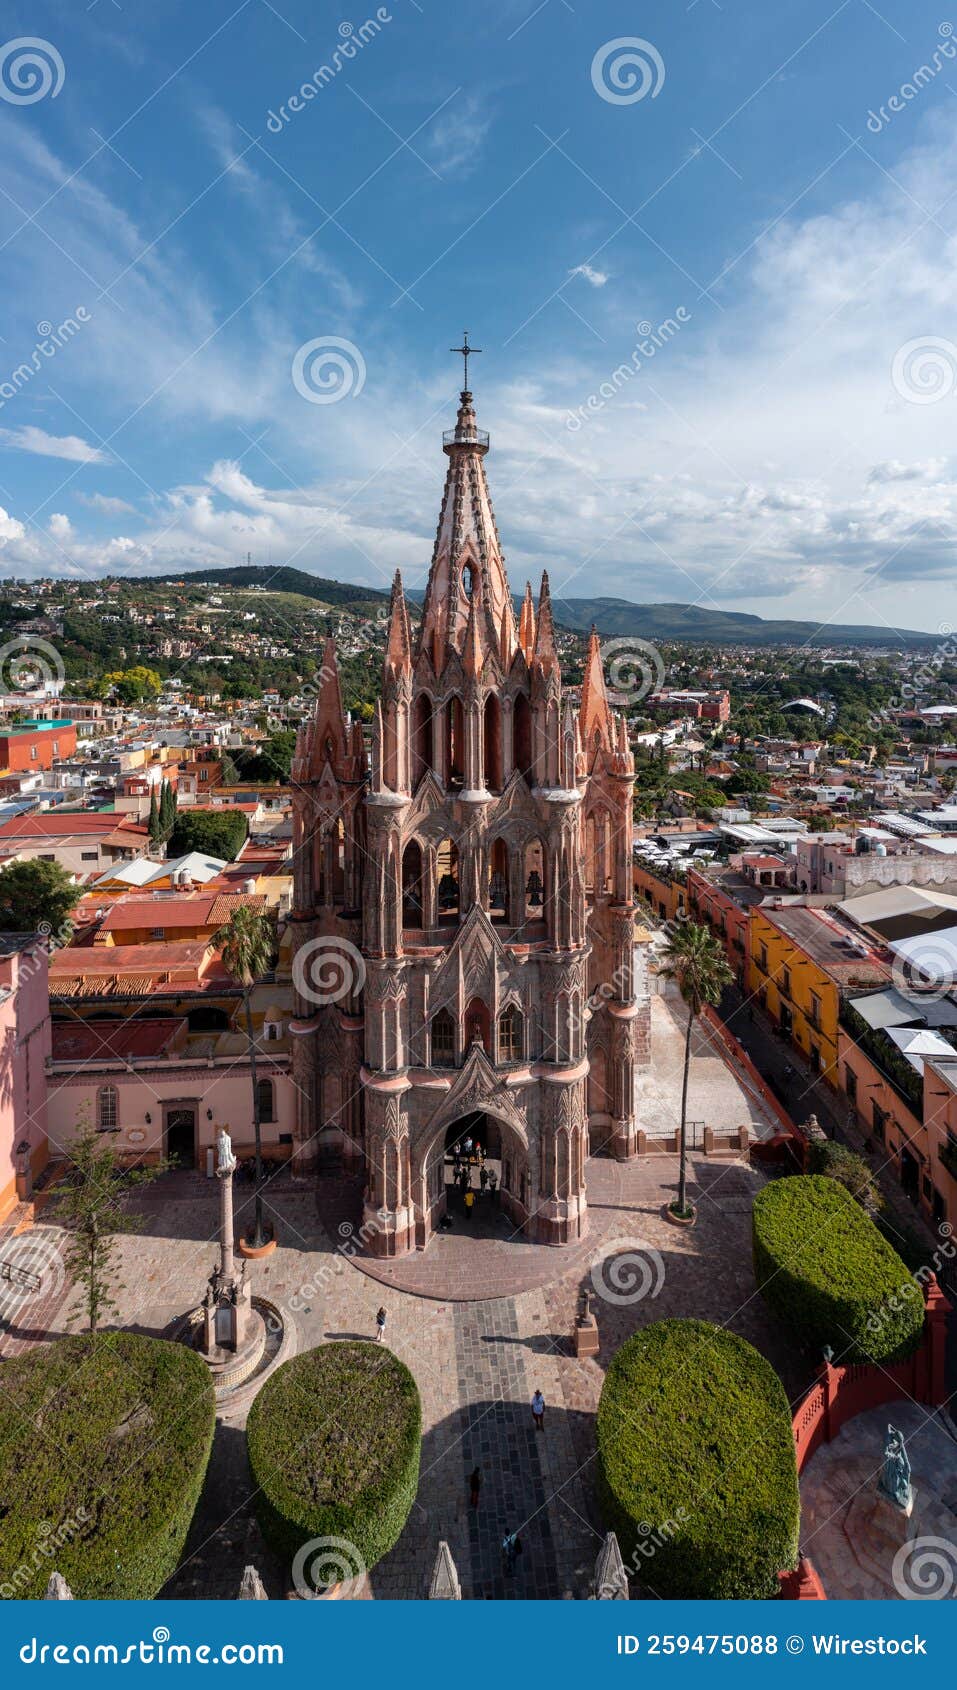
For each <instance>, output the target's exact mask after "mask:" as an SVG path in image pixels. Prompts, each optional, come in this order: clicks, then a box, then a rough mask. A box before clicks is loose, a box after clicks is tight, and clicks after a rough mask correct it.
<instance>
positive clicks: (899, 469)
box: [867, 458, 947, 483]
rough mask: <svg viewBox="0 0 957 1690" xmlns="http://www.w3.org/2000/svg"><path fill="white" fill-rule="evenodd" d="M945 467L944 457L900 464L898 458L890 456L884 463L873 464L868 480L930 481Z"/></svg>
mask: <svg viewBox="0 0 957 1690" xmlns="http://www.w3.org/2000/svg"><path fill="white" fill-rule="evenodd" d="M946 467H947V459H946V458H925V459H924V461H923V463H919V464H902V463H901V462H900V459H899V458H890V459H889V460H888V461H887V462H886V463H883V464H875V465H874V468H873V469H872V470H871V472H870V474H869V476H868V478H867V479H868V481H869V482H877V483H883V482H888V481H932V480H935V479H936V478H937V477H938V476H939V475H940V474H941V472H942V471H943V470H944V469H946Z"/></svg>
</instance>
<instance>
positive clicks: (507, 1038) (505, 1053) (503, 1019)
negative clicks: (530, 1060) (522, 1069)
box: [498, 1004, 524, 1062]
mask: <svg viewBox="0 0 957 1690" xmlns="http://www.w3.org/2000/svg"><path fill="white" fill-rule="evenodd" d="M522 1034H523V1017H522V1014H521V1011H520V1010H518V1009H516V1008H515V1005H514V1004H509V1007H508V1009H504V1010H503V1011H502V1013H501V1015H500V1016H499V1018H498V1059H499V1061H500V1062H520V1061H521V1060H522V1056H523V1055H524V1051H523V1048H522V1047H523V1044H524V1039H523V1037H522Z"/></svg>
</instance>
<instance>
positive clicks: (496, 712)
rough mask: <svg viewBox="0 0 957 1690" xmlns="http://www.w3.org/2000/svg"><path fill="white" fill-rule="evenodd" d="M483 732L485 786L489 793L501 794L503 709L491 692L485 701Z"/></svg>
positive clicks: (495, 694)
mask: <svg viewBox="0 0 957 1690" xmlns="http://www.w3.org/2000/svg"><path fill="white" fill-rule="evenodd" d="M482 730H483V731H482V755H483V761H484V778H485V786H486V789H487V790H488V791H489V792H501V790H502V707H501V705H500V703H499V699H498V694H497V693H495V692H490V693H489V695H488V698H487V699H486V700H485V711H484V714H483V722H482Z"/></svg>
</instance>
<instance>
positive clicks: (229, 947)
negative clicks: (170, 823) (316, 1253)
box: [213, 904, 276, 1249]
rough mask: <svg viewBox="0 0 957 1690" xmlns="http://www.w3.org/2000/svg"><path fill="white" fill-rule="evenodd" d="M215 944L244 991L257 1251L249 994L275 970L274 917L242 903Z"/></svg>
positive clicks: (257, 1128) (259, 1229) (256, 1126)
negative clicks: (250, 1079) (250, 1097)
mask: <svg viewBox="0 0 957 1690" xmlns="http://www.w3.org/2000/svg"><path fill="white" fill-rule="evenodd" d="M213 944H214V945H216V946H220V947H221V948H222V958H223V966H224V967H225V968H226V969H228V971H229V973H230V974H231V975H232V977H233V979H234V980H235V981H236V982H237V984H238V985H240V986H242V989H243V1012H244V1015H245V1018H246V1042H247V1046H248V1050H249V1071H250V1075H251V1078H252V1088H253V1132H254V1135H255V1139H256V1218H255V1224H254V1227H253V1238H252V1242H253V1245H254V1247H255V1248H257V1249H258V1248H260V1246H261V1245H262V1244H264V1243H265V1241H266V1240H265V1234H264V1231H263V1208H262V1202H263V1200H262V1182H263V1165H262V1128H261V1123H260V1119H259V1082H258V1077H257V1074H256V1039H255V1035H254V1033H253V1012H252V1001H251V998H250V993H251V990H252V987H253V986H254V985H255V983H256V981H257V980H259V979H261V978H262V976H263V975H264V974H265V973H266V972H267V971H268V970H269V969H270V968H271V967H272V963H273V954H274V951H275V948H276V929H275V923H274V921H273V918H272V916H271V915H269V914H263V913H261V912H260V911H258V910H254V909H253V907H252V905H251V904H241V905H240V906H239V908H238V909H236V910H234V911H233V913H232V915H231V916H230V918H229V920H228V921H227V922H226V923H225V925H224V926H223V927H221V928H220V929H219V931H218V932H217V933H215V934H214V935H213Z"/></svg>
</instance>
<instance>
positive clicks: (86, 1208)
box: [50, 1122, 165, 1332]
mask: <svg viewBox="0 0 957 1690" xmlns="http://www.w3.org/2000/svg"><path fill="white" fill-rule="evenodd" d="M70 1158H71V1161H72V1163H73V1168H72V1171H71V1175H70V1177H69V1179H67V1180H65V1181H64V1182H63V1183H62V1184H61V1185H58V1186H57V1187H56V1188H55V1189H54V1191H53V1192H52V1193H51V1198H50V1200H51V1202H52V1203H55V1204H56V1210H57V1215H58V1217H59V1219H60V1220H61V1221H62V1222H63V1224H64V1226H65V1227H66V1228H67V1231H68V1234H69V1241H68V1244H67V1249H66V1257H65V1263H66V1269H67V1272H68V1273H69V1274H70V1277H71V1278H72V1279H73V1280H74V1281H75V1282H76V1283H77V1284H79V1285H81V1286H82V1287H83V1300H84V1304H85V1307H86V1318H87V1327H88V1330H89V1331H90V1332H96V1331H97V1329H98V1328H99V1326H100V1325H101V1323H102V1321H103V1318H104V1317H105V1316H107V1315H111V1314H115V1313H116V1312H117V1310H116V1301H115V1298H114V1295H113V1293H114V1292H115V1291H121V1290H122V1289H123V1287H122V1285H121V1284H120V1283H119V1281H118V1280H117V1278H116V1253H117V1248H118V1246H117V1234H119V1233H123V1232H127V1233H129V1232H139V1231H140V1230H141V1228H142V1226H143V1225H144V1222H143V1219H142V1217H140V1216H139V1215H134V1214H131V1213H130V1212H129V1210H128V1209H127V1207H126V1204H125V1198H126V1195H127V1192H128V1191H130V1190H131V1189H132V1187H133V1186H137V1185H146V1184H148V1183H149V1182H150V1180H154V1179H155V1178H156V1176H157V1174H160V1173H162V1172H163V1171H164V1169H165V1163H162V1162H160V1163H156V1164H154V1165H153V1166H152V1167H149V1168H125V1167H124V1166H123V1165H122V1163H121V1161H120V1158H119V1154H118V1152H117V1150H116V1149H115V1147H114V1146H113V1144H111V1143H110V1141H109V1139H107V1138H104V1137H103V1135H102V1134H101V1133H98V1132H96V1131H95V1130H94V1128H93V1127H91V1126H90V1124H89V1122H86V1123H84V1124H83V1125H82V1126H81V1129H80V1132H79V1133H78V1135H77V1137H76V1138H75V1139H74V1140H73V1144H72V1146H71V1150H70Z"/></svg>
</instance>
